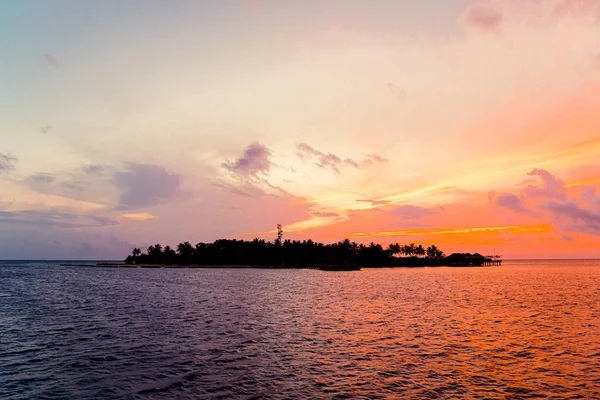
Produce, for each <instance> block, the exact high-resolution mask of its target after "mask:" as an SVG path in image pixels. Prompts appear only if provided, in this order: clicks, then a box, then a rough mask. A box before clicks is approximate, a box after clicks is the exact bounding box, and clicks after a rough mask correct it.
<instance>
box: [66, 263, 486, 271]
mask: <svg viewBox="0 0 600 400" xmlns="http://www.w3.org/2000/svg"><path fill="white" fill-rule="evenodd" d="M60 266H61V267H87V268H127V269H135V268H140V269H295V270H299V269H312V270H321V271H335V270H339V271H359V270H361V269H381V268H440V267H448V268H469V267H475V268H483V267H493V266H492V265H439V264H438V265H395V266H380V267H360V268H355V269H345V268H343V267H341V268H339V269H335V267H334V268H328V266H320V265H314V266H302V267H300V266H276V265H200V264H190V265H178V264H120V263H117V264H110V263H106V264H105V263H98V264H75V263H73V264H71V263H68V264H67V263H65V264H60ZM496 266H498V265H496Z"/></svg>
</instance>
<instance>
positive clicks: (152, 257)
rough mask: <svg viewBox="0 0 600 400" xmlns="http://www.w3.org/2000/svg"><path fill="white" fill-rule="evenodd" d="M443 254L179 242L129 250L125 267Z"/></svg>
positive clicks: (402, 260)
mask: <svg viewBox="0 0 600 400" xmlns="http://www.w3.org/2000/svg"><path fill="white" fill-rule="evenodd" d="M444 257H445V255H444V253H443V252H442V251H441V250H440V249H438V248H437V247H436V246H429V247H427V248H425V247H423V246H421V245H415V244H414V243H411V244H408V245H400V244H398V243H395V244H390V245H389V246H387V247H383V246H381V245H380V244H376V243H373V242H371V244H369V245H364V244H358V243H355V242H351V241H350V240H348V239H346V240H343V241H341V242H338V243H332V244H323V243H318V242H313V241H312V240H304V241H298V240H293V241H291V240H285V241H282V240H281V235H279V237H278V238H277V239H276V240H274V241H273V242H269V241H265V240H262V239H254V240H252V241H244V240H235V239H234V240H227V239H220V240H217V241H215V242H214V243H198V244H197V245H196V246H193V245H192V244H190V243H189V242H185V243H180V244H178V245H177V247H176V248H171V247H170V246H165V247H164V248H163V247H162V246H161V245H160V244H156V245H153V246H150V247H148V250H147V252H146V253H143V252H142V251H141V250H140V249H138V248H135V249H133V252H132V255H130V256H128V257H127V259H126V260H125V262H126V263H127V264H170V265H191V264H198V265H265V266H267V265H270V266H285V267H290V268H293V267H304V266H307V265H327V264H336V265H360V266H363V267H389V266H408V265H411V266H413V265H414V266H420V265H441V263H442V262H443V260H444Z"/></svg>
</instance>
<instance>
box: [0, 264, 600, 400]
mask: <svg viewBox="0 0 600 400" xmlns="http://www.w3.org/2000/svg"><path fill="white" fill-rule="evenodd" d="M0 398H2V399H31V398H39V399H84V398H85V399H94V398H97V399H113V398H114V399H153V398H156V399H164V398H178V399H186V398H189V399H198V398H201V399H249V398H257V399H258V398H261V399H262V398H265V399H283V398H294V399H296V398H337V399H342V398H369V399H375V398H419V399H422V398H432V399H433V398H460V399H462V398H481V399H483V398H486V399H494V398H514V399H529V398H556V399H562V398H589V399H591V398H596V399H597V398H600V261H598V260H552V261H543V260H539V261H537V260H536V261H505V263H504V265H502V266H501V267H483V268H398V269H363V270H362V271H359V272H324V271H315V270H261V269H111V268H86V267H61V266H59V263H58V262H15V261H3V262H0Z"/></svg>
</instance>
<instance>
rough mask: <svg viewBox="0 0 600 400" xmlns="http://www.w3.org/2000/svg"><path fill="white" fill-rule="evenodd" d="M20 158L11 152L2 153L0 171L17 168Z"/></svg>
mask: <svg viewBox="0 0 600 400" xmlns="http://www.w3.org/2000/svg"><path fill="white" fill-rule="evenodd" d="M17 161H18V158H17V157H15V156H12V155H10V154H4V153H0V173H1V172H7V171H12V170H14V169H15V165H16V164H17Z"/></svg>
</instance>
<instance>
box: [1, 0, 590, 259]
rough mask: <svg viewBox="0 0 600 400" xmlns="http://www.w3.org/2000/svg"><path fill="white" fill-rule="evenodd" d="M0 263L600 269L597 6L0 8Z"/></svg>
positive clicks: (365, 1)
mask: <svg viewBox="0 0 600 400" xmlns="http://www.w3.org/2000/svg"><path fill="white" fill-rule="evenodd" d="M0 60H1V61H0V259H2V258H34V259H39V258H46V259H122V258H124V257H125V256H126V255H127V254H128V253H129V252H130V250H131V249H132V248H133V247H134V246H138V247H142V248H146V247H147V246H148V245H150V244H153V243H156V242H159V243H162V244H163V245H164V244H171V245H176V244H177V243H178V242H182V241H190V242H192V243H196V242H200V241H213V240H215V239H218V238H240V239H252V238H254V237H261V238H266V239H269V240H272V239H274V238H275V229H276V225H277V224H278V223H281V224H283V226H284V231H285V235H284V238H287V239H308V238H311V239H313V240H319V241H325V242H331V241H338V240H341V239H344V238H350V239H352V240H356V241H360V242H371V241H375V242H380V243H383V244H387V243H390V242H400V243H409V242H416V243H421V244H423V245H429V244H436V245H438V246H439V247H441V248H442V249H443V250H445V251H446V253H451V252H454V251H470V252H475V251H479V252H481V253H492V252H493V251H496V253H498V254H502V255H503V256H504V257H505V258H561V257H568V258H571V257H572V258H588V257H600V1H598V0H481V1H479V0H471V1H468V0H443V1H440V0H421V1H414V0H410V1H409V0H377V1H369V0H303V1H299V0H298V1H291V0H218V1H217V0H214V1H208V0H207V1H187V0H172V1H162V0H160V1H158V0H139V1H134V0H129V1H120V0H119V1H113V0H103V1H96V0H93V1H92V0H87V1H83V0H81V1H78V0H47V1H33V0H32V1H27V0H20V1H11V0H0Z"/></svg>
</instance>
